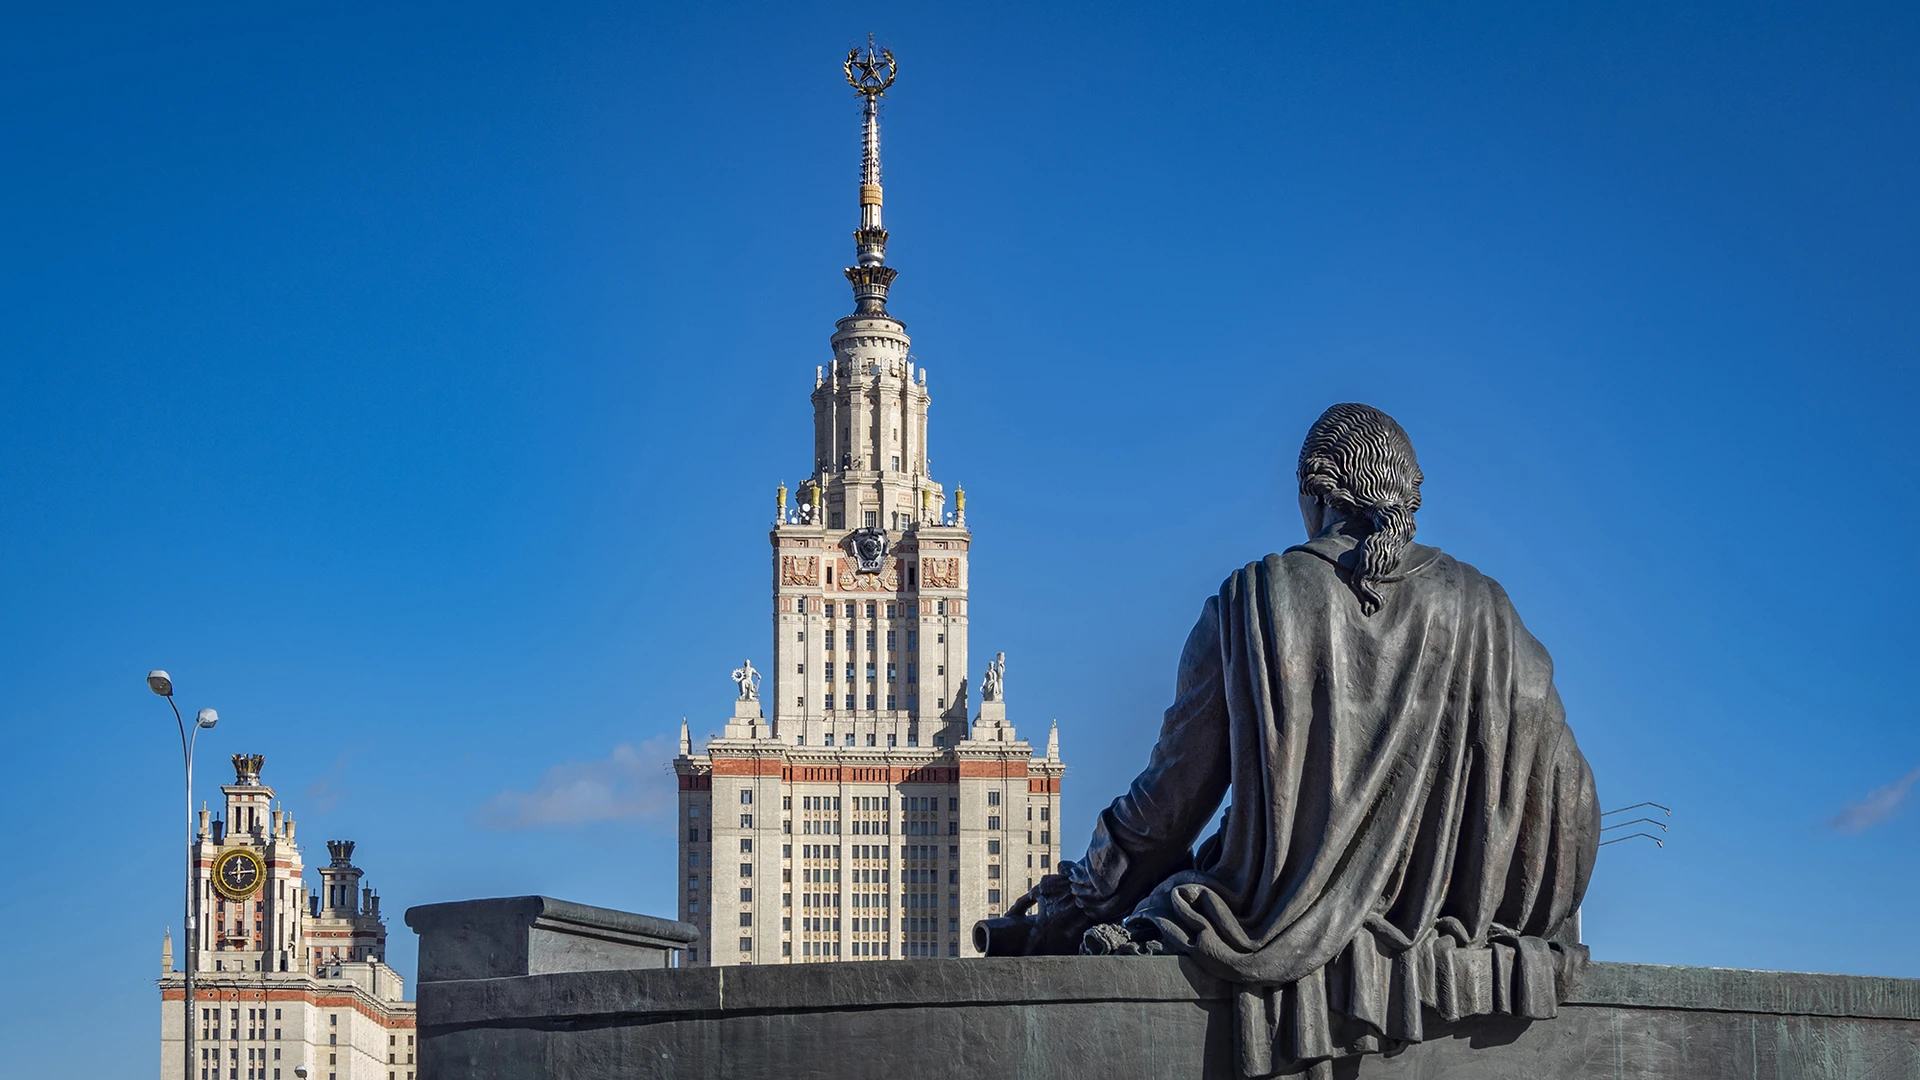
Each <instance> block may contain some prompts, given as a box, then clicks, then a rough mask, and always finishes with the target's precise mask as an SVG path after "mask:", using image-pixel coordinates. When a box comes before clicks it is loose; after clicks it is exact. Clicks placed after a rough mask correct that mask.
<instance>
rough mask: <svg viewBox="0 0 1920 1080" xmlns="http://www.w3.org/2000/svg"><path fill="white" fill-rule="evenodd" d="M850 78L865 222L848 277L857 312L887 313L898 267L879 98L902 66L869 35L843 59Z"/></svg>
mask: <svg viewBox="0 0 1920 1080" xmlns="http://www.w3.org/2000/svg"><path fill="white" fill-rule="evenodd" d="M842 66H843V67H844V68H845V70H846V73H847V84H848V85H849V86H852V87H853V92H854V93H856V94H859V95H860V99H861V105H860V111H861V121H862V126H861V141H860V228H858V229H856V230H855V231H854V234H853V244H854V257H855V265H853V266H850V267H848V268H847V280H848V281H849V282H852V284H853V309H854V313H855V314H858V315H885V314H886V313H887V289H888V287H889V286H891V285H892V284H893V279H894V277H895V276H897V275H898V274H899V271H898V270H895V269H893V268H892V267H890V266H888V265H887V230H886V228H885V226H883V225H882V224H881V221H880V217H881V215H880V207H881V202H882V199H881V194H880V99H881V98H883V97H885V96H886V94H887V87H889V86H892V85H893V77H894V75H895V74H896V73H897V68H896V67H895V65H894V62H893V51H892V50H891V49H880V50H878V51H876V50H875V49H874V47H873V35H872V34H868V35H867V48H866V52H865V53H864V54H863V53H862V52H861V51H860V50H859V49H857V48H856V49H853V50H852V51H850V52H848V53H847V62H846V63H845V64H844V65H842Z"/></svg>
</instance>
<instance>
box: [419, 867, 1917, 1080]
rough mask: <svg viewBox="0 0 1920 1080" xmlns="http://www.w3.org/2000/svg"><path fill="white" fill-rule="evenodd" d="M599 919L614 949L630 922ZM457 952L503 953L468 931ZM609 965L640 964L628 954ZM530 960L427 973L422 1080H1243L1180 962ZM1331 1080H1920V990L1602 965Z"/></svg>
mask: <svg viewBox="0 0 1920 1080" xmlns="http://www.w3.org/2000/svg"><path fill="white" fill-rule="evenodd" d="M524 899H525V900H535V899H537V898H524ZM548 903H554V902H551V901H549V902H548ZM481 904H492V905H493V907H492V908H491V909H480V908H478V907H476V909H475V918H477V919H481V920H484V919H486V918H489V917H494V916H490V915H489V914H488V912H489V911H492V912H498V911H500V910H506V909H508V908H510V907H511V905H507V906H506V907H503V906H502V904H501V902H499V901H482V902H476V905H481ZM461 907H464V905H436V906H435V908H434V917H433V919H432V920H423V922H429V923H430V924H431V925H429V926H426V927H424V928H423V939H424V940H423V942H422V954H423V956H424V955H426V954H427V953H428V952H429V949H430V948H431V947H432V946H433V938H434V937H436V936H437V935H438V934H440V933H442V932H443V931H442V930H441V929H436V928H447V927H454V926H460V925H461V919H460V917H459V911H458V910H457V909H459V908H461ZM515 910H518V909H515ZM566 910H567V914H568V922H567V924H566V926H567V932H575V933H580V934H581V935H582V939H581V940H582V944H581V945H580V946H579V947H576V948H572V949H569V950H565V951H564V953H557V952H555V951H554V950H549V953H550V954H553V955H562V954H563V955H567V956H569V957H571V958H574V960H575V961H576V962H579V963H582V964H583V965H584V964H590V963H592V962H593V961H592V960H591V959H590V958H589V957H588V954H590V953H591V951H592V947H591V942H592V941H593V940H594V936H593V931H592V929H591V926H592V922H593V920H592V919H591V918H588V917H584V916H583V915H582V913H583V912H592V911H603V910H604V909H590V908H584V907H582V906H579V905H567V907H566ZM606 915H607V916H608V921H609V922H610V923H611V924H613V925H614V926H616V927H622V928H624V927H628V926H630V924H631V920H632V919H633V918H634V916H631V915H626V914H625V913H620V912H606ZM408 922H409V924H410V925H416V926H418V924H415V922H414V917H413V913H412V912H409V916H408ZM509 929H510V928H509ZM689 929H691V928H689ZM540 932H542V933H546V934H552V933H553V932H554V929H553V927H552V926H543V927H541V928H540ZM462 936H463V937H465V938H466V939H468V940H487V941H498V940H500V939H501V937H502V933H501V932H500V931H499V930H498V929H497V928H495V929H487V928H484V927H482V928H481V929H479V930H477V931H476V930H475V928H474V926H473V925H472V924H471V923H469V924H467V925H466V927H465V929H464V930H463V931H462ZM661 945H662V946H663V947H666V946H667V945H668V942H667V941H666V940H662V941H661ZM617 947H618V948H620V949H622V950H623V951H624V953H623V954H624V955H627V956H631V951H630V950H631V949H632V948H633V944H632V941H631V939H630V938H629V939H628V940H626V941H623V942H620V943H618V945H617ZM437 952H438V955H440V956H442V957H448V954H447V952H446V951H445V950H444V949H441V950H437ZM524 955H525V952H524V951H520V952H516V951H515V950H512V949H496V950H494V951H493V953H492V956H493V957H495V958H500V957H505V958H506V959H505V961H504V962H497V959H496V961H489V960H487V959H486V958H481V959H480V960H478V961H463V962H460V963H458V964H451V963H450V964H447V965H446V966H445V967H444V969H443V970H445V971H446V972H447V973H448V974H455V973H457V974H459V975H461V976H463V977H458V978H442V979H429V978H428V972H427V971H426V969H425V965H424V964H423V967H422V972H421V981H420V983H419V1024H420V1034H421V1043H422V1050H421V1072H420V1077H421V1080H493V1078H502V1080H504V1078H508V1077H513V1078H522V1077H552V1078H555V1080H613V1078H622V1080H626V1078H637V1077H700V1076H726V1077H733V1078H742V1080H745V1078H757V1077H767V1078H774V1077H780V1078H807V1077H819V1078H821V1080H864V1078H867V1077H872V1078H875V1080H879V1078H883V1077H884V1078H887V1080H895V1078H899V1077H918V1076H980V1077H992V1078H995V1080H1026V1078H1032V1080H1039V1078H1053V1077H1062V1078H1064V1077H1082V1076H1102V1077H1116V1078H1131V1077H1155V1078H1159V1077H1165V1078H1180V1080H1199V1078H1203V1077H1204V1078H1215V1077H1218V1078H1231V1077H1233V1076H1234V1062H1235V1055H1234V1052H1233V1009H1232V1002H1231V1000H1230V997H1229V994H1228V990H1227V988H1226V987H1224V986H1223V985H1221V984H1219V983H1217V982H1215V981H1214V980H1212V979H1210V978H1208V977H1207V976H1205V975H1203V974H1201V973H1199V972H1198V971H1196V970H1195V969H1194V968H1193V967H1192V965H1191V964H1190V963H1188V962H1186V961H1183V960H1179V959H1175V958H1171V957H1044V958H1031V959H975V960H895V961H877V962H851V963H831V964H803V965H794V966H768V967H731V968H691V969H663V968H657V967H656V968H646V967H642V966H640V965H639V964H633V965H632V966H631V967H628V968H625V969H621V970H570V971H560V970H552V969H551V968H549V969H548V970H546V971H545V973H541V974H528V973H526V971H527V966H526V965H525V964H524V962H522V961H521V960H519V959H516V957H524ZM449 959H450V957H449ZM489 963H491V964H492V966H491V967H489ZM475 974H481V975H483V976H484V977H467V976H472V975H475ZM1334 1076H1335V1077H1340V1078H1348V1080H1354V1078H1358V1080H1369V1078H1380V1080H1441V1078H1446V1080H1468V1078H1473V1080H1542V1078H1548V1077H1575V1078H1577V1077H1605V1078H1608V1080H1626V1078H1643V1077H1644V1078H1653V1077H1661V1078H1666V1077H1674V1078H1686V1080H1720V1078H1727V1080H1732V1078H1736V1077H1737V1078H1740V1080H1839V1078H1859V1080H1867V1078H1872V1080H1920V980H1915V979H1888V978H1871V977H1855V976H1840V975H1810V974H1799V973H1792V972H1777V971H1740V970H1731V969H1723V968H1686V967H1664V966H1657V965H1643V964H1608V963H1596V964H1594V965H1593V967H1592V968H1591V969H1590V970H1589V972H1588V974H1587V977H1586V980H1585V982H1584V983H1583V984H1582V986H1581V987H1580V988H1579V990H1578V991H1576V993H1575V994H1574V998H1573V1000H1571V1001H1569V1002H1568V1003H1567V1004H1566V1005H1565V1006H1564V1007H1563V1008H1562V1010H1561V1014H1560V1016H1559V1017H1558V1018H1557V1019H1554V1020H1546V1021H1538V1022H1534V1023H1530V1024H1529V1023H1522V1022H1512V1021H1507V1022H1481V1023H1477V1024H1473V1025H1463V1026H1462V1028H1461V1029H1460V1030H1458V1031H1456V1032H1454V1033H1453V1034H1451V1035H1442V1036H1440V1037H1437V1038H1430V1039H1429V1041H1427V1042H1424V1043H1420V1044H1418V1045H1415V1046H1412V1047H1409V1048H1407V1049H1406V1050H1405V1051H1403V1052H1401V1053H1399V1054H1395V1055H1391V1056H1376V1057H1367V1058H1360V1059H1354V1060H1350V1061H1345V1062H1339V1063H1336V1066H1335V1070H1334Z"/></svg>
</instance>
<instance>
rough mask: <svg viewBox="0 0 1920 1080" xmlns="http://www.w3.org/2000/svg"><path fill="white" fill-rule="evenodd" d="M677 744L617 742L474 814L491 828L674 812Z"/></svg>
mask: <svg viewBox="0 0 1920 1080" xmlns="http://www.w3.org/2000/svg"><path fill="white" fill-rule="evenodd" d="M676 746H677V743H676V742H675V740H674V739H673V738H669V737H665V736H662V737H660V738H657V739H648V740H647V741H645V742H643V743H641V744H640V745H639V746H637V747H635V746H628V745H625V744H622V745H620V746H616V747H614V748H613V753H612V754H610V755H609V756H608V757H607V758H606V759H605V760H602V761H584V762H581V761H570V762H567V763H566V764H564V765H555V766H553V767H552V768H550V769H548V770H547V771H546V772H545V773H543V774H541V776H540V783H539V784H538V785H536V786H535V787H534V789H533V790H532V791H503V792H501V793H500V794H498V795H495V796H494V797H493V798H491V799H488V800H487V801H486V802H484V803H482V804H481V805H480V807H479V809H478V810H476V811H475V812H474V817H475V819H476V820H477V821H478V822H479V824H481V825H482V826H485V827H486V828H490V829H538V828H565V827H568V826H573V825H585V824H587V823H589V822H594V821H623V820H631V819H634V818H651V817H667V816H670V815H671V814H672V813H673V811H674V809H675V792H676V790H677V787H676V783H675V780H674V774H673V769H672V767H671V766H670V765H669V764H668V762H669V761H670V760H671V759H672V757H673V754H674V751H675V748H676Z"/></svg>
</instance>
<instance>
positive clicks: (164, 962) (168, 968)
mask: <svg viewBox="0 0 1920 1080" xmlns="http://www.w3.org/2000/svg"><path fill="white" fill-rule="evenodd" d="M172 971H173V927H171V926H169V927H167V932H166V936H164V937H162V938H161V939H160V974H162V975H166V974H168V973H170V972H172Z"/></svg>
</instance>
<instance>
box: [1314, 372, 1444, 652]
mask: <svg viewBox="0 0 1920 1080" xmlns="http://www.w3.org/2000/svg"><path fill="white" fill-rule="evenodd" d="M1299 475H1300V493H1301V494H1302V495H1308V496H1312V497H1313V498H1316V499H1319V500H1320V501H1321V502H1323V503H1326V504H1327V505H1329V506H1331V507H1333V508H1334V509H1336V510H1339V511H1340V512H1342V513H1344V514H1347V515H1349V516H1358V517H1361V518H1363V519H1365V520H1366V521H1367V522H1368V523H1369V524H1371V525H1372V526H1373V530H1372V532H1370V533H1369V534H1368V535H1367V536H1366V538H1365V539H1363V540H1362V541H1361V542H1360V565H1359V572H1358V573H1356V574H1355V575H1354V580H1353V588H1354V591H1355V592H1357V593H1359V594H1360V610H1361V611H1363V612H1365V613H1366V614H1368V615H1372V614H1373V613H1374V612H1376V611H1379V610H1380V605H1381V604H1382V603H1384V598H1383V597H1382V596H1381V595H1380V591H1379V589H1378V585H1379V583H1380V581H1381V579H1382V578H1384V577H1386V576H1387V575H1388V574H1391V573H1392V572H1393V570H1394V568H1395V567H1397V566H1399V565H1400V553H1401V552H1402V551H1404V550H1405V549H1406V546H1407V544H1408V543H1409V542H1411V541H1412V540H1413V530H1414V524H1413V515H1414V512H1415V511H1417V510H1419V509H1420V482H1421V481H1422V480H1423V479H1425V477H1424V476H1423V475H1422V474H1421V472H1420V464H1419V462H1417V461H1415V460H1414V456H1413V441H1412V440H1411V439H1409V438H1407V433H1406V432H1405V431H1404V430H1402V429H1401V427H1400V425H1399V424H1398V423H1396V422H1394V419H1393V417H1391V416H1388V415H1387V414H1386V413H1383V412H1381V411H1380V410H1379V409H1376V408H1374V407H1373V406H1371V405H1360V404H1357V403H1352V402H1348V403H1344V404H1340V405H1335V406H1333V407H1332V408H1330V409H1328V410H1327V411H1326V412H1324V413H1321V414H1320V419H1318V420H1315V421H1314V422H1313V427H1312V428H1311V429H1310V430H1308V432H1307V440H1306V442H1305V444H1303V445H1302V446H1301V447H1300V474H1299Z"/></svg>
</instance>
